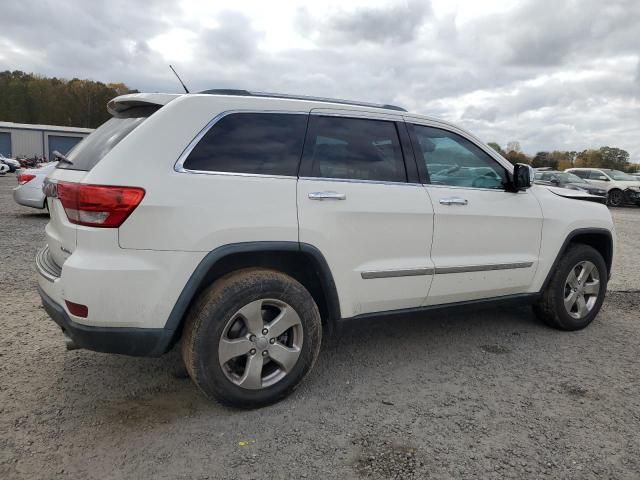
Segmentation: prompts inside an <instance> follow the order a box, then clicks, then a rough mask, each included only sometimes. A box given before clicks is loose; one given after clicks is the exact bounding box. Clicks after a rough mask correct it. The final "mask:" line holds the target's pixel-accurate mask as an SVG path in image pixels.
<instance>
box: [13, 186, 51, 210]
mask: <svg viewBox="0 0 640 480" xmlns="http://www.w3.org/2000/svg"><path fill="white" fill-rule="evenodd" d="M13 199H14V200H15V202H16V203H17V204H19V205H24V206H25V207H33V208H40V209H43V208H44V207H45V206H46V205H45V196H44V193H43V192H42V188H40V187H37V188H36V187H31V186H29V184H25V185H18V186H17V187H16V188H14V189H13Z"/></svg>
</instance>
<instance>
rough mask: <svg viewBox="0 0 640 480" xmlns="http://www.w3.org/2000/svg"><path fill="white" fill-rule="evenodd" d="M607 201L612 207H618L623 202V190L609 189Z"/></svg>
mask: <svg viewBox="0 0 640 480" xmlns="http://www.w3.org/2000/svg"><path fill="white" fill-rule="evenodd" d="M607 199H608V203H609V205H611V206H612V207H620V206H622V205H623V204H624V192H623V191H622V190H618V189H617V188H614V189H613V190H610V191H609V195H608V198H607Z"/></svg>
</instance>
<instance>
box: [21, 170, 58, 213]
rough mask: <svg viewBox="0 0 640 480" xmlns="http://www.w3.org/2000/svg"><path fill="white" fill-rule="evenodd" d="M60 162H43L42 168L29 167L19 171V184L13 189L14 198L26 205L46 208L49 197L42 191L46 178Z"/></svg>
mask: <svg viewBox="0 0 640 480" xmlns="http://www.w3.org/2000/svg"><path fill="white" fill-rule="evenodd" d="M57 163H58V162H49V163H43V164H42V166H41V167H40V168H27V169H24V170H20V171H19V173H18V177H17V178H18V186H17V187H15V188H14V189H13V199H14V200H15V202H16V203H18V204H20V205H24V206H25V207H33V208H40V209H42V208H46V207H47V199H46V197H45V195H44V192H43V191H42V186H43V184H44V179H45V178H46V177H47V175H49V174H50V173H51V172H53V171H54V170H55V169H56V165H57Z"/></svg>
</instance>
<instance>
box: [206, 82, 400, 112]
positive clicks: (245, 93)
mask: <svg viewBox="0 0 640 480" xmlns="http://www.w3.org/2000/svg"><path fill="white" fill-rule="evenodd" d="M198 93H203V94H206V95H235V96H239V97H264V98H287V99H291V100H308V101H310V102H324V103H338V104H341V105H357V106H359V107H373V108H384V109H386V110H397V111H399V112H406V110H405V109H404V108H402V107H398V106H396V105H388V104H379V103H369V102H354V101H351V100H342V99H340V98H324V97H312V96H307V95H290V94H287V93H268V92H251V91H249V90H236V89H233V88H214V89H211V90H203V91H202V92H198Z"/></svg>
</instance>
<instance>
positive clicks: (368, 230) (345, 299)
mask: <svg viewBox="0 0 640 480" xmlns="http://www.w3.org/2000/svg"><path fill="white" fill-rule="evenodd" d="M356 114H357V113H356V112H354V115H356ZM400 128H405V127H404V124H403V123H402V122H400V123H396V122H394V121H391V120H382V119H378V118H349V117H344V116H337V115H321V114H312V115H311V117H310V120H309V127H308V132H307V139H306V142H305V147H304V154H303V160H302V165H301V171H300V179H299V181H298V192H297V195H298V217H299V219H298V222H299V229H300V230H299V231H300V242H303V243H308V244H311V245H313V246H315V247H316V248H318V249H320V251H321V252H322V254H323V255H324V256H325V258H326V260H327V263H328V264H329V267H330V268H331V271H332V273H333V276H334V281H335V283H336V287H337V290H338V296H339V300H340V308H341V313H342V316H343V317H345V318H346V317H353V316H356V315H359V314H365V313H370V312H378V311H383V310H395V309H401V308H409V307H418V306H420V305H422V304H423V303H424V300H425V298H426V295H427V291H428V288H429V285H430V282H431V279H432V273H433V264H432V262H431V259H430V257H429V248H430V246H431V237H432V229H433V209H432V207H431V202H430V201H429V198H428V195H427V192H426V191H425V189H424V187H423V186H422V185H421V184H420V183H418V182H417V178H416V179H414V182H413V183H411V182H409V181H408V178H407V169H406V165H405V160H404V157H405V155H404V154H403V146H402V142H401V141H400V135H399V134H401V133H402V131H401V130H399V129H400ZM404 136H407V135H406V130H405V131H404ZM407 145H408V136H407V143H406V144H405V149H404V150H410V147H409V148H406V146H407ZM411 161H413V158H411Z"/></svg>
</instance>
